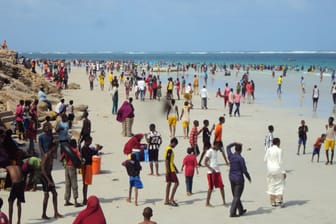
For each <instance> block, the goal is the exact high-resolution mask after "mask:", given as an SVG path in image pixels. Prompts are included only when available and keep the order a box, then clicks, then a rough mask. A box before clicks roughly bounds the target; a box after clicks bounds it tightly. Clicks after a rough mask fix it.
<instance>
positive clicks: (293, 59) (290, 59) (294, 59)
mask: <svg viewBox="0 0 336 224" xmlns="http://www.w3.org/2000/svg"><path fill="white" fill-rule="evenodd" d="M287 60H288V61H296V58H288V59H287Z"/></svg>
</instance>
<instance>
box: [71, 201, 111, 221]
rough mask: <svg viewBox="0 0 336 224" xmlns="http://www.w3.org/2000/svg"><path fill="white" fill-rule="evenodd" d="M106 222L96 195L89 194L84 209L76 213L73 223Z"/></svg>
mask: <svg viewBox="0 0 336 224" xmlns="http://www.w3.org/2000/svg"><path fill="white" fill-rule="evenodd" d="M91 223H95V224H106V220H105V216H104V213H103V210H102V208H101V207H100V204H99V199H98V198H97V197H96V196H90V197H89V198H88V200H87V205H86V208H85V209H84V210H82V211H81V212H80V213H78V215H77V217H76V219H75V220H74V221H73V224H91Z"/></svg>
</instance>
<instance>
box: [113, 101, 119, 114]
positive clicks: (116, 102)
mask: <svg viewBox="0 0 336 224" xmlns="http://www.w3.org/2000/svg"><path fill="white" fill-rule="evenodd" d="M117 111H118V100H113V104H112V114H117Z"/></svg>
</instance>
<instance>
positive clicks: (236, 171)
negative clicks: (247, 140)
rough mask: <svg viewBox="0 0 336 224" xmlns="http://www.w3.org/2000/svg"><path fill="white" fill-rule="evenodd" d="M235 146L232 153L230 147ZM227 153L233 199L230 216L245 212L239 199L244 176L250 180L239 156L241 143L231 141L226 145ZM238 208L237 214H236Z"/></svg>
mask: <svg viewBox="0 0 336 224" xmlns="http://www.w3.org/2000/svg"><path fill="white" fill-rule="evenodd" d="M233 146H234V147H235V152H234V153H232V151H231V148H232V147H233ZM226 151H227V155H228V158H229V162H230V173H229V179H230V183H231V191H232V196H233V200H232V203H231V209H230V217H239V216H241V215H243V214H244V213H246V209H244V208H243V205H242V203H241V201H240V197H241V195H242V194H243V191H244V176H243V175H245V176H246V178H247V179H248V180H249V182H251V177H250V174H249V173H248V171H247V168H246V164H245V160H244V158H243V157H242V156H241V152H242V144H241V143H237V142H234V143H231V144H230V145H228V146H227V147H226ZM237 210H238V215H237V213H236V212H237Z"/></svg>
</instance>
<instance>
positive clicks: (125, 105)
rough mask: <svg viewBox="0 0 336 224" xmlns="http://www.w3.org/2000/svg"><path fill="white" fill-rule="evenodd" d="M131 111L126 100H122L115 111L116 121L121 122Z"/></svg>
mask: <svg viewBox="0 0 336 224" xmlns="http://www.w3.org/2000/svg"><path fill="white" fill-rule="evenodd" d="M131 113H133V108H132V106H131V105H130V103H129V102H128V101H124V103H123V104H122V105H121V107H120V108H119V110H118V113H117V121H119V122H123V121H124V120H126V118H127V117H128V116H129V115H130V114H131Z"/></svg>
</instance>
